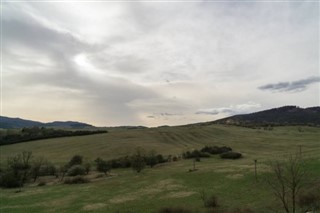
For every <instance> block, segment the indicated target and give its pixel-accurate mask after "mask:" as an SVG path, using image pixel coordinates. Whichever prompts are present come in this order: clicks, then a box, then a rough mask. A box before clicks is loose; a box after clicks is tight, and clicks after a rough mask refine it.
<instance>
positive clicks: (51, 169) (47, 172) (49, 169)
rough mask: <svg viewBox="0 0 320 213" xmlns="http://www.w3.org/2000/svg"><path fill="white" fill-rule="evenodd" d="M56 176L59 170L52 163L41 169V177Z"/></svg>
mask: <svg viewBox="0 0 320 213" xmlns="http://www.w3.org/2000/svg"><path fill="white" fill-rule="evenodd" d="M56 174H57V168H56V167H55V166H54V165H53V164H51V163H46V164H45V165H42V166H41V167H40V174H39V175H40V176H51V175H52V176H54V175H56Z"/></svg>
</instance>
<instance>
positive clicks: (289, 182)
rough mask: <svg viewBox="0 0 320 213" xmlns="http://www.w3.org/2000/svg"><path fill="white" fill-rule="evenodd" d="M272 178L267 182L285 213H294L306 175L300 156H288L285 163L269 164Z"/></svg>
mask: <svg viewBox="0 0 320 213" xmlns="http://www.w3.org/2000/svg"><path fill="white" fill-rule="evenodd" d="M271 169H272V176H271V177H270V178H269V179H268V180H267V182H268V184H269V185H270V187H271V189H272V190H273V192H274V194H275V196H276V197H277V198H278V199H279V201H280V202H281V204H282V207H283V209H284V210H285V212H286V213H296V211H297V210H296V206H297V199H298V196H299V193H300V191H301V189H302V188H303V186H304V185H305V183H306V179H307V175H306V170H305V167H304V165H303V161H302V159H301V157H300V156H298V155H296V156H290V157H289V159H288V160H286V161H285V162H280V161H275V162H273V163H272V164H271Z"/></svg>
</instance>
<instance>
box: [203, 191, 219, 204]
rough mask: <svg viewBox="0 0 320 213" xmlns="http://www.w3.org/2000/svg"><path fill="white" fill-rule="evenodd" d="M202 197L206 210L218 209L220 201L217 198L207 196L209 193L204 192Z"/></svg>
mask: <svg viewBox="0 0 320 213" xmlns="http://www.w3.org/2000/svg"><path fill="white" fill-rule="evenodd" d="M200 197H201V200H202V202H203V206H204V207H206V208H215V207H218V199H217V197H216V196H214V195H211V196H207V193H206V192H205V191H204V190H202V191H201V192H200Z"/></svg>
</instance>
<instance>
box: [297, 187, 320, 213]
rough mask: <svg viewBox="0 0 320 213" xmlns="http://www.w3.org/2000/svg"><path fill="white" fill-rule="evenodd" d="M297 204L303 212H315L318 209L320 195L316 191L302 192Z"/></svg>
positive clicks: (319, 206) (319, 207)
mask: <svg viewBox="0 0 320 213" xmlns="http://www.w3.org/2000/svg"><path fill="white" fill-rule="evenodd" d="M298 204H299V206H300V207H301V208H303V209H305V210H308V209H309V210H310V209H312V210H316V209H320V193H319V191H318V192H317V191H316V190H311V191H308V192H304V193H303V194H301V195H300V196H299V200H298Z"/></svg>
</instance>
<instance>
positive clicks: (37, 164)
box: [31, 157, 45, 182]
mask: <svg viewBox="0 0 320 213" xmlns="http://www.w3.org/2000/svg"><path fill="white" fill-rule="evenodd" d="M44 164H45V159H44V157H37V158H35V159H34V160H33V162H32V165H31V176H32V178H33V182H36V180H37V179H38V177H39V175H40V169H41V166H42V165H44Z"/></svg>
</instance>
